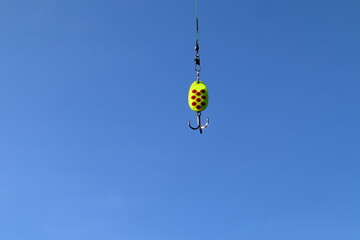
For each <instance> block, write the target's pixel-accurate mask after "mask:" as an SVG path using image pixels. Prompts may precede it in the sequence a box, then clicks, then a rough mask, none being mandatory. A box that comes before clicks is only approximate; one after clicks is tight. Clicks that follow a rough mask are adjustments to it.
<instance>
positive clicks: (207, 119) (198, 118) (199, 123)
mask: <svg viewBox="0 0 360 240" xmlns="http://www.w3.org/2000/svg"><path fill="white" fill-rule="evenodd" d="M196 116H197V122H198V125H197V127H196V128H194V127H192V126H191V125H190V121H188V125H189V127H190V128H191V129H192V130H196V129H199V130H200V134H202V130H203V129H204V128H206V127H207V126H208V125H209V118H206V124H205V125H204V126H201V119H200V117H201V112H196Z"/></svg>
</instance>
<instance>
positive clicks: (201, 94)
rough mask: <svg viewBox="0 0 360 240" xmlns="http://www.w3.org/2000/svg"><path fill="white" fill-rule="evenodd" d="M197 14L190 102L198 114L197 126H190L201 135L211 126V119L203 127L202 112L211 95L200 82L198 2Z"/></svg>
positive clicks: (196, 2)
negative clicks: (193, 74) (194, 79)
mask: <svg viewBox="0 0 360 240" xmlns="http://www.w3.org/2000/svg"><path fill="white" fill-rule="evenodd" d="M195 13H196V34H195V58H194V61H195V71H196V81H195V82H193V83H192V84H191V86H190V89H189V95H188V102H189V107H190V109H191V110H193V111H195V112H196V116H197V124H198V125H197V126H196V127H192V126H191V124H190V121H188V125H189V127H190V128H191V129H193V130H197V129H199V131H200V134H202V130H203V129H204V128H206V127H207V126H208V125H209V118H206V124H205V125H204V126H201V112H202V111H204V110H205V109H206V107H207V105H208V103H209V94H208V90H207V87H206V85H205V83H204V82H202V81H200V71H201V67H200V53H199V18H198V0H195Z"/></svg>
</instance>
